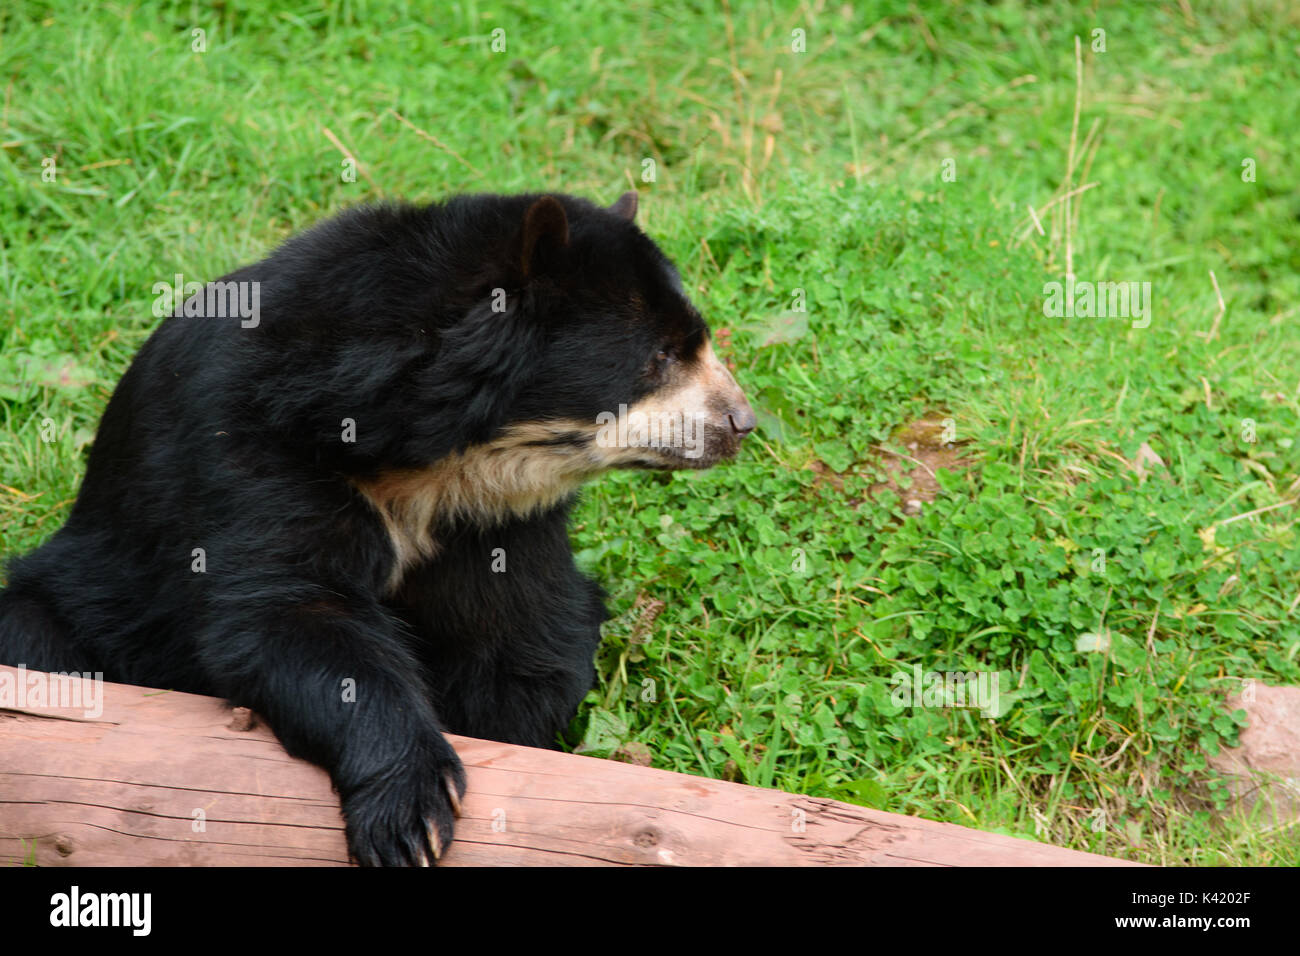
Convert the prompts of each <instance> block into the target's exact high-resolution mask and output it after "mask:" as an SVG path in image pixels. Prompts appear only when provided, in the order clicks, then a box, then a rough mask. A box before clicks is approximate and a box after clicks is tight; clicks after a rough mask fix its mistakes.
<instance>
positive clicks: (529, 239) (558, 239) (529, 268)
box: [519, 196, 569, 278]
mask: <svg viewBox="0 0 1300 956" xmlns="http://www.w3.org/2000/svg"><path fill="white" fill-rule="evenodd" d="M568 244H569V219H568V217H567V216H566V215H565V214H564V207H563V206H561V205H560V201H559V200H558V199H556V198H555V197H554V196H543V197H542V198H541V199H539V200H537V201H536V202H535V203H533V204H532V205H531V206H529V207H528V211H527V212H526V213H524V234H523V250H522V251H521V253H520V256H519V267H520V268H521V269H523V272H524V277H525V278H527V277H528V276H530V275H532V274H533V273H534V272H535V271H537V270H536V266H537V265H538V264H539V262H538V260H539V259H541V258H543V257H544V253H545V252H546V251H547V250H549V249H554V248H560V247H563V246H567V245H568Z"/></svg>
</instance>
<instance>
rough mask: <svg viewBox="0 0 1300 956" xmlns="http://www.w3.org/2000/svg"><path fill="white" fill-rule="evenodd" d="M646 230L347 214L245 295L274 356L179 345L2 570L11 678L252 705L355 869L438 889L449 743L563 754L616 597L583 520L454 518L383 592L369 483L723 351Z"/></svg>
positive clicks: (597, 407)
mask: <svg viewBox="0 0 1300 956" xmlns="http://www.w3.org/2000/svg"><path fill="white" fill-rule="evenodd" d="M631 210H632V212H634V211H635V202H632V203H631ZM630 214H631V213H630V212H629V211H628V203H627V201H623V202H622V204H621V206H620V205H616V206H615V207H614V209H612V210H607V209H603V208H601V207H598V206H595V205H593V204H591V203H589V202H586V201H584V200H580V199H575V198H572V197H566V196H558V197H549V198H548V197H542V196H536V195H533V196H514V197H498V196H473V197H460V198H455V199H452V200H450V201H448V202H446V203H443V204H437V205H433V206H428V207H416V206H409V205H385V206H378V207H367V208H359V209H354V210H351V211H349V212H346V213H344V214H343V215H341V216H338V217H337V218H335V219H333V220H331V221H328V222H326V223H324V224H322V225H319V226H317V227H315V228H313V229H311V230H310V231H308V232H306V233H304V234H302V235H300V236H298V237H296V238H294V239H291V240H290V241H288V242H286V243H285V244H284V245H283V246H282V247H281V248H280V249H278V250H277V251H276V252H275V253H274V254H273V255H271V256H270V257H269V258H267V259H265V260H264V261H262V262H260V263H258V264H256V265H252V266H249V267H247V268H244V269H241V270H239V271H237V272H235V273H233V274H232V275H230V276H227V277H225V280H223V281H228V280H233V281H242V282H249V281H256V282H258V283H260V292H261V313H260V316H259V318H258V322H257V324H256V326H255V327H251V328H245V327H243V326H242V325H241V322H240V319H239V318H238V317H233V318H218V317H202V318H200V317H188V318H187V317H184V316H173V317H168V318H167V319H165V320H164V321H163V323H162V325H161V326H160V327H159V329H158V330H157V331H156V332H155V333H154V334H153V336H152V337H151V338H150V339H149V340H148V342H147V343H146V344H145V345H144V347H143V348H142V349H141V351H140V353H139V355H138V356H137V357H136V359H135V361H134V362H133V363H132V365H131V367H130V368H129V370H128V371H127V372H126V374H125V375H124V376H123V378H122V380H121V383H120V384H119V386H118V388H117V390H116V391H115V393H114V395H113V397H112V399H111V401H110V402H109V404H108V407H107V409H106V411H105V413H104V417H103V421H102V423H101V425H100V428H99V433H98V436H97V438H96V440H95V444H94V447H93V449H92V451H91V454H90V459H89V462H88V467H87V471H86V476H85V480H84V483H83V485H82V488H81V492H80V495H79V497H78V499H77V501H76V504H75V505H74V506H73V509H72V513H71V516H70V517H69V519H68V521H67V524H66V525H65V526H64V527H63V528H62V529H61V530H60V531H59V532H58V533H56V534H55V535H54V537H53V538H52V539H51V540H50V541H49V542H47V543H46V544H45V545H44V546H42V547H41V548H39V549H38V550H37V551H35V552H34V553H32V554H31V555H29V556H27V557H23V558H19V559H16V560H14V561H13V562H12V563H11V564H10V566H9V572H8V573H9V584H8V588H7V589H6V590H5V591H3V592H0V662H3V663H7V664H14V665H17V664H25V665H26V666H27V667H29V668H34V669H43V670H54V671H102V672H103V673H104V675H105V677H106V678H107V679H108V680H111V681H120V682H126V683H132V684H142V685H146V686H153V687H170V688H175V689H178V690H184V691H191V692H195V693H200V694H213V695H218V696H221V697H224V698H227V699H228V700H230V701H231V702H232V703H235V704H240V705H246V706H249V707H251V708H253V709H254V710H256V711H257V712H258V713H260V714H261V715H263V716H264V717H265V719H266V720H267V721H268V722H269V724H270V726H271V727H272V728H273V729H274V731H275V732H276V734H277V735H278V736H279V738H280V740H281V741H282V742H283V743H284V746H285V748H286V749H287V750H288V751H289V752H290V753H292V754H294V755H297V756H300V757H303V758H306V759H308V760H311V761H313V762H315V763H317V764H319V765H321V766H323V767H325V768H326V769H327V770H328V771H329V772H330V775H331V777H332V779H333V781H334V784H335V786H336V788H337V790H338V792H339V795H340V798H341V800H342V805H343V810H344V815H345V818H346V821H347V831H348V843H349V847H350V850H351V852H352V854H353V856H354V857H355V858H356V859H357V860H358V861H359V862H361V863H363V864H414V863H420V862H425V861H429V862H432V860H433V858H434V857H435V856H436V855H437V851H438V845H439V844H440V845H441V846H443V847H445V846H446V845H447V844H448V843H449V842H450V839H451V835H452V826H453V823H452V818H453V812H454V809H455V805H456V803H457V802H458V800H459V797H460V795H461V794H462V793H463V791H464V785H465V784H464V774H463V772H462V770H461V765H460V762H459V761H458V760H457V758H456V755H455V754H454V752H453V751H452V749H451V747H450V746H449V745H448V744H447V742H446V741H445V740H444V738H443V736H442V730H443V729H446V730H448V731H451V732H455V733H461V734H467V735H471V736H478V737H486V738H491V739H496V740H502V741H507V742H512V743H517V744H526V745H531V746H539V747H551V746H555V744H556V737H557V733H558V732H559V731H561V730H562V729H563V728H564V727H565V726H566V724H567V723H568V721H569V720H570V719H571V718H572V716H573V714H574V713H575V710H576V707H577V705H578V703H579V702H580V701H581V699H582V697H583V695H584V694H585V693H586V691H587V690H588V689H589V688H590V687H591V685H592V682H593V677H594V673H593V667H592V659H593V654H594V651H595V649H596V645H597V644H598V642H599V639H600V632H599V628H600V623H601V621H602V619H603V618H604V616H605V611H604V607H603V603H602V591H601V589H600V588H599V586H597V585H596V584H595V583H594V582H592V581H590V580H589V579H587V578H586V577H585V576H583V575H582V574H581V573H579V571H578V569H577V568H576V567H575V565H574V563H573V559H572V556H571V553H570V547H569V542H568V537H567V530H566V522H567V516H568V512H569V508H570V505H571V502H572V498H571V496H569V497H566V498H564V499H563V500H560V501H559V503H558V504H556V505H554V506H553V507H549V508H548V509H547V510H544V511H543V512H541V513H535V514H529V515H526V516H514V517H509V518H505V519H502V520H497V521H492V520H482V521H479V520H474V519H473V518H470V519H467V520H451V519H440V521H439V524H438V526H437V527H436V528H435V529H434V534H433V536H434V537H435V538H436V539H437V542H438V545H439V550H438V551H437V553H436V554H434V555H433V556H432V557H429V558H425V559H423V560H421V561H418V562H417V563H415V564H414V565H413V566H411V567H410V568H409V569H408V570H407V572H406V573H405V574H404V575H403V576H402V577H401V582H400V585H399V586H397V587H396V589H393V588H391V587H390V584H391V582H390V574H391V573H392V569H393V566H394V554H395V551H394V545H393V543H392V541H391V539H390V537H389V535H388V533H387V531H386V530H385V528H384V525H383V522H382V521H381V520H380V518H379V517H378V515H377V512H376V510H375V509H374V507H372V505H371V503H370V502H369V501H367V500H366V499H365V498H364V497H363V496H362V494H360V493H359V492H358V490H357V482H358V481H362V482H364V481H366V480H373V479H376V478H378V477H381V476H383V475H386V474H392V473H394V472H396V471H400V470H402V469H416V468H424V467H427V466H429V465H430V464H431V463H434V462H438V461H440V460H442V459H444V458H446V456H448V455H449V454H452V453H454V452H457V451H461V450H464V449H466V448H469V447H471V446H474V445H477V444H482V443H486V442H490V441H491V440H492V439H493V438H494V437H495V436H497V435H499V434H501V431H502V429H503V428H504V427H505V426H507V425H510V424H513V423H519V422H535V421H545V420H550V419H565V420H581V421H589V420H592V419H593V418H594V416H595V415H596V414H597V413H598V412H600V411H602V410H607V409H617V408H618V406H619V403H629V404H630V403H633V402H635V401H636V400H637V399H639V398H641V397H644V396H645V395H647V394H649V393H651V392H652V391H654V390H655V389H656V388H660V387H662V385H663V380H662V370H661V369H658V367H657V366H656V358H655V357H656V355H659V356H662V354H664V353H663V350H664V349H665V348H667V349H669V351H670V352H671V354H673V355H674V356H675V357H677V358H679V359H681V358H684V359H687V360H689V358H690V357H691V356H692V355H693V354H695V353H696V352H697V351H698V350H699V349H700V348H701V347H702V343H704V342H705V341H706V340H707V329H706V328H705V325H704V323H703V321H702V320H701V318H700V316H699V315H698V313H696V312H695V310H694V309H693V308H692V307H691V306H690V304H689V302H687V301H686V299H685V298H684V296H683V294H682V293H681V286H680V281H679V280H678V279H677V277H676V272H675V270H674V269H673V268H672V266H671V264H670V263H669V262H668V260H667V259H666V258H665V257H664V256H663V255H662V253H661V252H660V251H659V250H658V248H657V247H656V246H655V245H654V243H653V242H651V241H650V240H649V239H648V238H647V237H646V236H645V235H644V234H643V233H642V232H641V231H640V230H639V229H637V228H636V226H635V225H633V224H632V222H631V221H630V219H629V216H630ZM494 289H504V290H505V292H506V302H507V308H506V311H505V312H494V311H493V310H492V308H491V301H492V295H493V290H494ZM742 404H743V400H742ZM745 412H746V414H748V410H747V407H746V408H745ZM750 418H751V422H750V423H749V425H747V426H746V425H743V424H741V425H737V424H736V422H737V421H738V420H739V416H738V415H737V414H733V415H732V418H731V422H732V426H733V428H735V429H736V431H737V432H739V434H740V435H743V434H744V433H745V431H747V430H748V428H752V415H751V416H750ZM344 419H353V420H354V421H355V423H356V425H355V441H353V442H346V441H343V440H341V434H342V429H343V424H342V423H343V420H344ZM728 440H735V436H731V435H730V434H728ZM583 441H584V436H583V435H582V434H581V433H574V434H573V435H572V436H571V437H570V436H569V435H565V434H561V435H557V436H555V437H553V438H544V439H539V440H538V441H537V445H538V446H539V452H540V451H541V449H542V448H544V447H545V446H547V445H560V446H562V445H565V444H568V443H573V444H575V445H581V444H582V442H583ZM196 548H202V549H203V550H204V552H205V560H206V569H205V570H204V572H203V573H196V572H195V571H194V570H193V569H192V564H193V557H192V553H193V550H194V549H196ZM498 548H500V549H504V553H505V554H506V555H507V559H508V561H509V570H508V572H507V573H505V574H496V573H493V572H492V571H491V564H492V560H493V557H492V556H493V554H494V549H498ZM347 678H350V679H352V680H354V681H355V682H356V700H355V702H345V701H344V699H343V693H342V682H343V681H344V679H347ZM426 824H429V825H431V826H432V828H433V829H435V830H436V831H437V839H436V840H433V841H431V840H430V839H429V838H428V837H427V836H426Z"/></svg>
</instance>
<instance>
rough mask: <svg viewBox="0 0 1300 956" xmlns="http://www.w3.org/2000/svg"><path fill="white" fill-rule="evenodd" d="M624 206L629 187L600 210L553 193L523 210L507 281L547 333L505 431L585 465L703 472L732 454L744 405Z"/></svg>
mask: <svg viewBox="0 0 1300 956" xmlns="http://www.w3.org/2000/svg"><path fill="white" fill-rule="evenodd" d="M636 210H637V194H636V193H635V192H628V193H625V194H624V195H623V196H622V197H621V198H620V199H619V200H618V201H617V202H616V203H614V205H613V206H611V207H609V208H608V209H603V208H600V207H597V206H594V205H592V204H590V203H586V202H583V201H582V200H575V199H573V198H571V197H555V196H543V197H541V198H539V199H536V200H534V201H533V202H532V203H531V204H530V205H529V206H528V208H527V211H526V212H525V214H524V217H523V222H522V225H521V229H520V231H519V233H518V236H517V238H516V240H515V243H514V244H513V245H512V248H513V249H514V250H515V251H516V254H517V256H518V270H519V271H518V275H517V277H516V278H517V281H518V283H519V288H521V289H522V290H523V291H522V294H523V295H524V296H525V297H526V299H527V311H528V312H529V315H528V318H527V320H528V321H530V322H533V323H535V324H538V325H540V326H542V327H544V328H545V329H546V332H547V334H545V335H544V336H542V337H541V338H540V354H538V355H537V356H536V358H537V363H536V366H535V372H534V374H533V375H532V377H531V379H530V381H529V382H528V384H527V386H526V388H524V389H523V390H521V393H520V394H519V395H518V397H517V401H516V402H515V403H514V407H513V408H512V410H511V416H510V417H511V419H512V421H511V422H510V423H509V426H508V427H507V428H506V429H505V431H506V432H507V433H511V432H513V433H518V434H530V435H531V434H532V433H534V432H541V433H543V434H542V438H541V440H545V441H546V442H547V443H548V444H549V445H550V446H551V447H554V448H559V449H568V450H569V451H570V452H573V453H574V455H573V457H574V458H575V459H576V460H575V461H574V462H573V464H575V465H576V464H578V462H579V461H585V463H586V467H589V468H590V470H591V471H593V472H594V471H599V470H603V469H606V468H615V467H630V468H651V469H678V468H708V467H710V466H711V465H714V464H716V463H717V462H719V461H721V460H723V459H726V458H731V457H734V456H735V454H736V452H737V450H738V449H739V446H740V442H741V440H742V439H743V438H744V437H745V436H746V435H748V434H749V433H750V432H752V431H753V430H754V426H755V419H754V412H753V410H752V409H751V408H750V406H749V403H748V402H747V401H746V400H745V396H744V394H743V393H742V392H741V390H740V387H739V386H738V385H737V384H736V380H735V379H734V378H733V377H732V375H731V373H730V372H729V371H728V370H727V368H726V366H725V365H723V364H722V362H721V361H719V359H718V357H717V356H716V355H715V354H714V351H713V347H712V343H711V341H710V336H709V329H708V326H706V325H705V323H704V319H703V318H702V317H701V316H700V313H699V311H698V310H697V309H696V308H695V306H694V305H693V304H692V303H691V301H690V298H689V297H688V296H687V294H686V290H685V288H684V287H683V286H682V281H681V277H680V276H679V274H678V272H677V269H676V267H675V266H674V265H673V264H672V262H671V261H669V259H668V257H667V256H665V255H664V254H663V252H661V251H660V250H659V247H658V246H656V245H655V243H654V242H653V241H651V240H650V239H649V237H647V236H646V235H645V233H643V232H642V231H641V230H640V229H639V228H637V226H636V225H635V222H634V219H635V216H636ZM506 440H507V441H508V440H509V439H508V438H507V439H506Z"/></svg>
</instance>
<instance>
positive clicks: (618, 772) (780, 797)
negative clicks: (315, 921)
mask: <svg viewBox="0 0 1300 956" xmlns="http://www.w3.org/2000/svg"><path fill="white" fill-rule="evenodd" d="M33 673H34V672H24V671H22V670H21V669H19V668H13V667H0V862H5V863H9V864H14V863H23V862H25V861H34V862H35V863H37V864H38V865H41V866H102V865H114V866H123V865H127V866H225V865H237V866H342V865H346V864H347V863H348V856H347V850H346V847H345V844H344V839H343V819H342V816H341V814H340V812H339V804H338V800H337V798H336V796H335V794H334V791H333V788H332V787H331V786H330V781H329V777H328V776H327V775H326V773H325V772H324V771H323V770H321V769H320V768H319V767H316V766H314V765H312V764H310V763H307V762H305V761H302V760H295V759H293V758H292V757H290V756H288V755H287V754H286V753H285V752H284V750H283V749H282V748H281V747H280V744H279V743H278V742H277V740H276V739H275V736H274V735H273V734H272V733H271V732H270V730H269V729H268V728H267V727H266V726H265V725H264V724H262V723H260V722H258V721H256V720H255V719H254V720H252V721H251V724H250V721H249V719H248V715H247V712H244V713H243V714H237V713H234V712H232V709H231V708H230V706H229V705H228V704H226V703H224V702H223V701H220V700H217V699H215V698H211V697H200V696H195V695H193V694H182V693H175V692H172V691H160V690H149V689H146V688H142V687H133V686H129V685H125V684H108V683H105V684H101V685H100V687H101V688H102V704H101V706H102V713H98V714H95V713H94V710H95V709H97V708H92V709H91V710H90V711H89V715H88V712H87V708H86V707H85V701H81V702H80V703H79V704H78V706H75V707H74V706H66V704H67V703H68V701H67V700H66V699H65V700H64V701H63V702H51V701H48V700H45V701H41V700H37V701H33V700H31V699H20V698H18V697H14V696H12V695H11V696H8V697H6V695H5V693H4V691H5V688H6V687H8V688H10V689H11V690H12V689H13V688H14V687H16V686H18V684H19V683H20V682H23V683H24V684H26V683H28V682H29V678H31V677H32V676H33ZM6 675H8V677H7V676H6ZM40 679H41V678H39V677H38V682H39V680H40ZM6 680H7V681H8V682H7V683H6ZM47 696H52V695H47ZM241 728H243V729H241ZM450 740H451V743H452V745H453V746H454V747H455V748H456V751H457V753H459V754H460V757H461V759H462V760H463V761H464V762H465V768H466V772H467V775H468V779H469V791H468V793H467V794H466V798H465V801H464V808H463V809H464V815H463V817H462V818H461V820H460V823H459V825H458V827H457V831H456V841H455V843H454V844H453V845H452V846H451V848H450V849H449V850H448V852H447V853H446V854H445V856H444V859H443V865H445V866H501V865H521V866H556V865H559V866H571V865H573V866H592V865H598V866H599V865H648V866H654V865H678V866H715V865H751V866H753V865H758V866H767V865H779V866H791V865H794V866H808V865H871V866H931V865H934V866H944V865H948V866H953V865H982V866H987V865H1032V866H1098V865H1125V864H1124V863H1123V861H1119V860H1112V859H1109V858H1107V857H1102V856H1095V855H1093V854H1089V853H1080V852H1077V851H1074V850H1065V849H1061V848H1059V847H1053V846H1048V845H1046V844H1042V843H1035V842H1032V841H1030V840H1021V839H1016V838H1013V837H1006V836H999V835H996V834H991V833H984V832H982V831H979V830H972V829H968V828H966V827H961V826H956V825H954V824H949V823H935V822H932V821H929V820H922V819H917V818H914V817H907V816H901V815H899V814H894V813H884V812H880V811H876V810H869V809H866V808H864V807H858V806H853V805H851V804H846V803H840V802H837V801H834V800H826V799H821V798H816V797H807V796H799V795H796V794H788V793H782V792H779V791H775V790H764V789H759V788H757V787H748V786H744V785H742V784H736V783H727V782H725V781H720V780H709V779H704V778H698V777H691V776H687V775H685V774H679V773H671V772H669V771H665V770H655V769H651V768H647V767H637V766H632V765H629V764H625V763H619V762H616V761H611V760H597V759H593V758H590V757H582V756H575V755H572V754H564V753H557V752H553V751H548V750H535V749H532V748H527V747H514V746H510V745H507V744H500V743H494V742H491V741H485V740H472V739H469V738H465V737H455V736H452V737H450Z"/></svg>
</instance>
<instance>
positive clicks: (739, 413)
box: [727, 402, 758, 438]
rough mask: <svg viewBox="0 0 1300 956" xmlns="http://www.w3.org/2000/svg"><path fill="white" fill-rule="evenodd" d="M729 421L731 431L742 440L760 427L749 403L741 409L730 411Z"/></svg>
mask: <svg viewBox="0 0 1300 956" xmlns="http://www.w3.org/2000/svg"><path fill="white" fill-rule="evenodd" d="M727 419H728V421H730V422H731V430H732V431H734V432H735V433H736V434H737V435H739V436H740V437H741V438H744V437H745V436H746V435H748V434H749V433H750V432H752V431H753V430H754V429H755V428H756V427H757V426H758V419H756V418H755V417H754V410H753V409H752V408H750V407H749V402H745V403H744V404H743V405H741V406H740V408H735V409H732V410H731V411H729V412H728V413H727Z"/></svg>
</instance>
